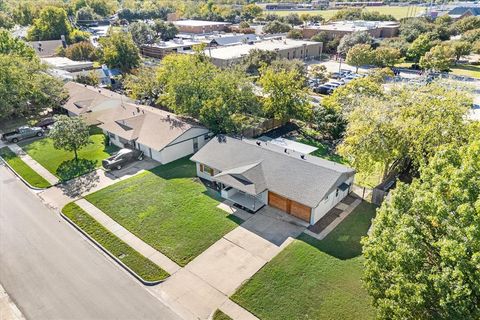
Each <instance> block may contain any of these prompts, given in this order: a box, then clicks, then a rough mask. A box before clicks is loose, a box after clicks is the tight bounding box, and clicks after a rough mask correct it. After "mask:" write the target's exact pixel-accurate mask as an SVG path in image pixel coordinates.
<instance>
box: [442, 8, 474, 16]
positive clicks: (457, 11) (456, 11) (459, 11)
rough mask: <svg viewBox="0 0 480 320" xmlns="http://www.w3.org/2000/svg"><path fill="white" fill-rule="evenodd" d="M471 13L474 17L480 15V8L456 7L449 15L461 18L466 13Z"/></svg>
mask: <svg viewBox="0 0 480 320" xmlns="http://www.w3.org/2000/svg"><path fill="white" fill-rule="evenodd" d="M467 11H470V12H471V13H472V15H474V16H478V15H480V7H456V8H453V9H452V10H450V11H449V12H448V14H449V15H455V16H461V15H463V14H464V13H465V12H467Z"/></svg>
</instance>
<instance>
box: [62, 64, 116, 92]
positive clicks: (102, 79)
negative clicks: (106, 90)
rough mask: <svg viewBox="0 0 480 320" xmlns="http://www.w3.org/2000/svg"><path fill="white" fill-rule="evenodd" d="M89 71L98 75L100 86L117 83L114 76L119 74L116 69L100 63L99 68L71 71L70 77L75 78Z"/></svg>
mask: <svg viewBox="0 0 480 320" xmlns="http://www.w3.org/2000/svg"><path fill="white" fill-rule="evenodd" d="M90 72H94V73H95V74H96V75H97V77H98V85H99V86H101V87H108V86H114V85H116V84H117V81H116V80H115V78H116V77H118V76H120V75H121V72H120V70H118V69H109V68H108V67H107V66H106V65H102V67H101V68H99V69H94V70H83V71H77V72H72V73H71V79H76V78H77V77H79V76H85V75H88V74H89V73H90Z"/></svg>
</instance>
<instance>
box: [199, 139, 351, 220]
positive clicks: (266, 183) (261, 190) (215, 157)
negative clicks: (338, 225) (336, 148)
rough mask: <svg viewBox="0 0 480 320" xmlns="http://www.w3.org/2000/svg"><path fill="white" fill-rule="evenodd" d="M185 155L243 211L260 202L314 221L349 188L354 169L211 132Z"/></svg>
mask: <svg viewBox="0 0 480 320" xmlns="http://www.w3.org/2000/svg"><path fill="white" fill-rule="evenodd" d="M191 160H192V161H194V162H196V165H197V175H198V177H200V178H202V179H205V180H208V181H210V182H211V183H212V184H213V185H214V186H215V187H216V188H217V189H219V190H220V192H221V196H222V197H223V198H225V199H228V200H230V201H232V202H234V203H236V204H238V205H240V206H241V207H243V208H246V209H248V210H249V211H253V212H255V211H258V210H259V209H260V208H262V207H263V206H265V205H269V206H271V207H275V208H277V209H280V210H282V211H284V212H286V213H289V214H291V215H293V216H295V217H297V218H299V219H301V220H304V221H306V222H308V223H310V224H315V223H316V222H317V221H318V220H319V219H320V218H322V217H323V216H324V215H325V214H326V213H327V212H328V211H329V210H330V209H331V208H333V207H335V206H336V205H337V204H338V203H339V202H340V201H341V200H342V199H343V198H345V197H346V196H347V195H348V194H349V192H350V191H351V189H352V185H353V178H354V175H355V171H354V170H353V169H351V168H349V167H346V166H344V165H341V164H338V163H335V162H332V161H328V160H325V159H321V158H318V157H315V156H310V155H305V154H301V153H298V152H295V151H293V150H289V149H286V148H282V147H280V146H278V145H275V144H271V143H268V142H264V141H258V140H257V141H255V140H247V139H237V138H232V137H229V136H217V137H216V138H213V139H211V140H210V141H209V142H208V143H207V144H206V145H205V146H204V147H203V148H202V149H200V150H199V151H198V152H197V153H196V154H195V155H193V157H191Z"/></svg>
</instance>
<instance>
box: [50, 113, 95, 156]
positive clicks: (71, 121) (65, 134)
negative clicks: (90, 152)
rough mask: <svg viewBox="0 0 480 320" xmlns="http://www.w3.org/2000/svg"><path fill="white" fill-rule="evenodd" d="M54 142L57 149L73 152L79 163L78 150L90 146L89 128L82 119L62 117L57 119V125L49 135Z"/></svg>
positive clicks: (55, 124)
mask: <svg viewBox="0 0 480 320" xmlns="http://www.w3.org/2000/svg"><path fill="white" fill-rule="evenodd" d="M48 137H49V138H51V139H52V140H53V147H54V148H55V149H62V150H65V151H72V152H73V153H74V154H75V161H78V150H80V149H81V148H83V147H85V146H86V145H87V144H89V142H90V140H89V131H88V126H87V124H86V123H85V121H83V119H82V118H81V117H68V116H65V115H60V116H56V117H55V123H54V125H53V127H52V129H51V130H50V132H49V133H48Z"/></svg>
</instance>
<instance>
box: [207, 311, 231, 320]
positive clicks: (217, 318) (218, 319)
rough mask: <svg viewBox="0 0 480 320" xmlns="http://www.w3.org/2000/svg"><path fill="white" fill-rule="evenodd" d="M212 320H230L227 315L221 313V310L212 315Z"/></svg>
mask: <svg viewBox="0 0 480 320" xmlns="http://www.w3.org/2000/svg"><path fill="white" fill-rule="evenodd" d="M212 320H232V318H230V317H229V316H228V315H226V314H225V313H223V312H222V311H221V310H219V309H217V311H215V313H214V314H213V317H212Z"/></svg>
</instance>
